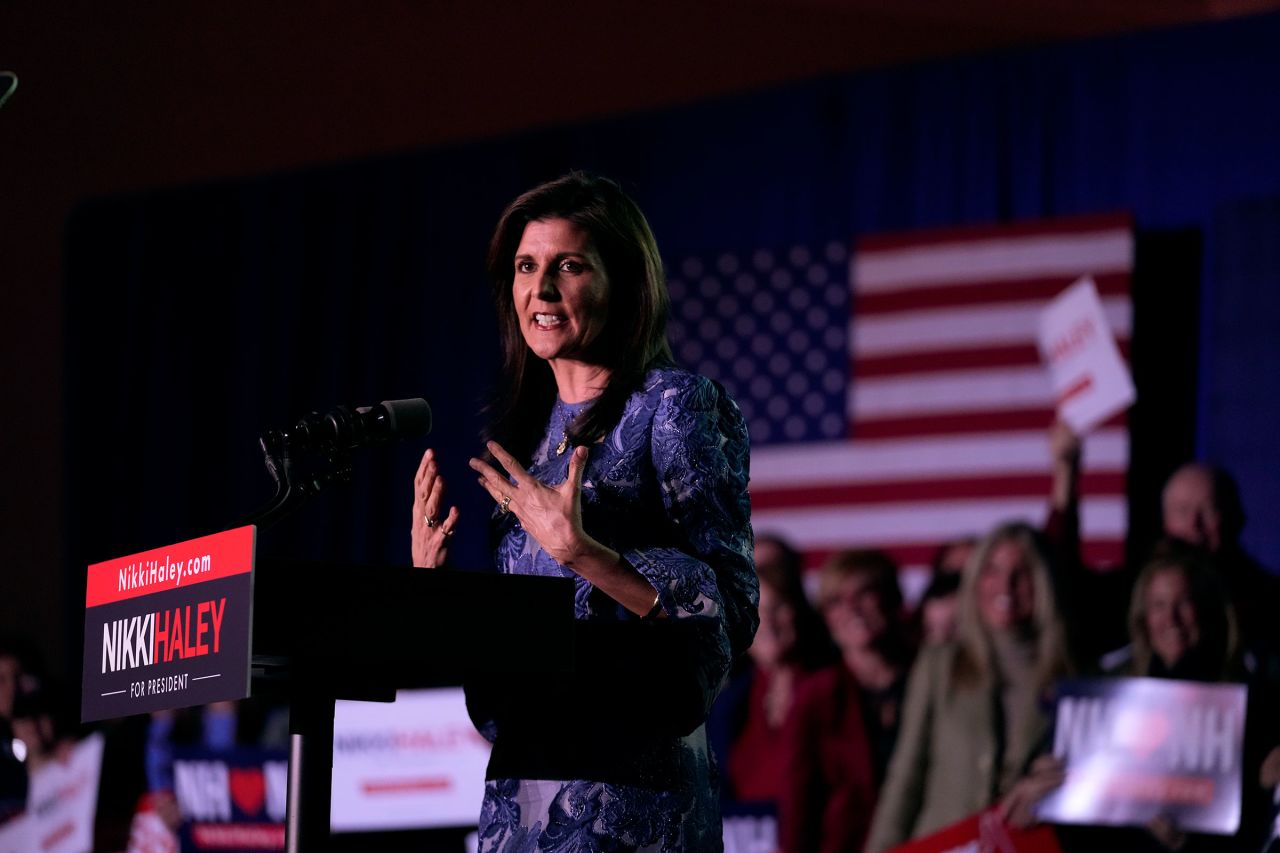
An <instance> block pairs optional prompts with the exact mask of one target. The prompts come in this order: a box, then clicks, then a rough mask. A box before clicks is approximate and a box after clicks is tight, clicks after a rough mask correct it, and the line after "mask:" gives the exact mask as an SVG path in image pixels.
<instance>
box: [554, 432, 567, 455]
mask: <svg viewBox="0 0 1280 853" xmlns="http://www.w3.org/2000/svg"><path fill="white" fill-rule="evenodd" d="M568 446H569V436H567V435H566V436H564V437H563V438H561V439H560V443H559V444H557V445H556V456H561V455H563V454H564V451H565V448H567V447H568Z"/></svg>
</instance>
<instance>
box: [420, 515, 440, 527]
mask: <svg viewBox="0 0 1280 853" xmlns="http://www.w3.org/2000/svg"><path fill="white" fill-rule="evenodd" d="M423 520H425V521H426V522H427V529H428V530H430V529H432V528H433V527H435V526H436V525H437V524H439V523H440V522H438V521H436V517H435V516H434V515H428V516H424V519H423Z"/></svg>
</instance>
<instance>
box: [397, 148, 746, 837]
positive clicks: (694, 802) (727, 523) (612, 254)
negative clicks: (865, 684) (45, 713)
mask: <svg viewBox="0 0 1280 853" xmlns="http://www.w3.org/2000/svg"><path fill="white" fill-rule="evenodd" d="M488 268H489V273H490V276H491V278H492V280H493V282H494V299H495V302H496V305H497V316H498V322H499V326H500V329H501V335H502V345H503V355H504V365H503V366H504V370H503V376H504V382H505V386H504V388H503V389H502V392H501V393H500V394H499V396H498V397H497V399H496V401H495V403H494V404H493V405H492V407H491V409H490V415H491V423H490V426H489V430H488V437H489V439H490V440H489V441H488V442H487V443H486V447H487V449H488V452H489V454H490V456H489V457H488V458H487V460H481V459H472V460H471V467H472V468H473V469H474V470H475V471H476V473H477V475H478V476H479V483H480V485H481V486H482V487H483V488H484V489H485V490H486V491H487V492H488V493H489V495H490V496H491V497H492V498H493V500H494V503H495V504H496V507H495V510H494V515H493V519H492V534H493V539H492V541H493V542H494V547H495V562H496V564H497V567H498V569H499V570H500V571H502V572H505V573H509V574H532V575H548V576H559V577H570V578H572V579H573V581H574V585H575V600H574V610H575V614H574V615H575V617H576V618H577V619H579V620H586V621H587V622H589V623H615V624H621V623H627V622H641V621H643V620H650V621H655V620H657V621H661V620H674V621H672V622H670V623H665V622H664V624H665V625H668V627H669V628H670V629H673V630H674V629H677V628H678V629H679V636H680V637H681V638H683V639H682V640H681V642H682V644H683V645H680V646H679V648H681V649H684V650H687V651H688V654H687V655H686V654H680V655H671V654H670V650H671V648H673V646H672V645H671V644H666V643H658V642H656V641H655V643H654V645H653V646H652V647H651V650H650V653H649V655H648V657H649V660H647V661H645V663H646V665H645V666H642V667H639V668H637V669H634V670H632V669H630V668H628V666H626V665H623V664H622V663H621V662H619V664H618V672H617V673H612V674H609V673H602V675H604V676H606V677H603V678H601V679H600V680H599V681H595V682H593V681H592V680H591V679H590V678H587V679H583V680H580V681H575V682H573V683H574V684H577V685H592V684H597V685H598V684H610V685H618V684H619V683H620V682H619V680H618V677H617V676H618V675H619V673H621V674H622V676H623V678H629V677H630V675H629V674H630V673H632V672H635V673H643V679H641V678H632V679H630V681H628V682H626V683H625V684H624V685H623V687H622V688H621V689H619V690H614V689H609V690H600V689H593V688H592V687H590V686H585V687H580V688H578V689H576V690H575V691H572V692H575V693H576V694H577V695H571V696H564V695H548V694H550V693H556V692H557V691H556V690H555V689H554V688H545V689H540V688H542V685H538V684H537V683H534V684H533V685H531V686H523V682H522V686H521V688H520V689H521V690H522V691H524V692H526V693H529V694H532V695H522V696H521V697H519V699H518V701H513V698H512V697H510V696H507V697H506V699H505V701H501V702H496V703H492V704H493V707H484V706H486V705H488V704H490V703H486V702H484V701H481V700H479V699H477V698H476V697H470V698H469V706H470V710H471V712H472V716H473V718H475V719H476V722H477V725H478V726H479V727H480V729H481V731H482V733H484V734H485V735H486V737H489V738H490V739H491V740H492V741H493V752H492V755H491V758H490V763H489V769H488V774H487V781H486V785H485V797H484V803H483V806H482V809H481V815H480V825H479V831H480V849H481V850H524V849H530V850H533V849H558V850H577V849H633V850H645V851H676V850H680V851H684V850H704V849H718V848H719V847H720V844H721V840H720V839H721V827H720V819H719V806H718V795H717V793H716V791H715V790H714V787H713V784H712V781H711V766H710V762H711V759H710V755H709V752H708V748H707V742H706V734H705V731H704V728H703V725H702V722H703V720H704V719H705V715H706V711H707V709H708V708H709V707H710V705H711V702H712V700H713V699H714V698H715V695H716V692H717V691H718V690H719V688H720V685H721V682H722V681H723V678H724V675H725V673H726V672H727V671H728V669H729V665H730V663H731V661H732V660H733V659H734V658H735V657H736V656H738V655H739V654H741V653H742V652H743V651H744V650H745V649H746V648H747V646H748V645H750V643H751V638H752V635H753V634H754V632H755V628H756V624H757V621H758V617H757V611H756V604H757V600H758V586H757V580H756V574H755V570H754V566H753V562H752V538H751V527H750V504H749V502H748V498H747V474H748V442H747V432H746V426H745V424H744V422H743V418H742V415H741V413H740V412H739V411H738V408H737V406H736V405H735V404H734V402H733V401H732V400H731V399H729V397H728V396H727V395H726V394H725V392H724V390H723V389H722V388H721V387H720V386H719V385H717V384H716V383H714V382H712V381H710V380H708V379H705V378H703V377H701V376H697V375H695V374H692V373H689V372H687V371H684V370H681V369H679V368H677V367H675V366H674V364H673V362H672V358H671V351H670V348H669V347H668V345H667V341H666V317H667V307H668V302H667V290H666V282H665V279H664V276H663V272H662V265H661V261H660V258H659V255H658V249H657V245H656V243H655V242H654V238H653V234H652V232H651V231H650V230H649V226H648V223H647V222H646V221H645V219H644V216H643V214H642V213H641V212H640V210H639V208H638V207H637V206H636V205H635V203H634V202H633V201H632V200H631V199H630V198H628V197H627V196H626V195H625V194H624V193H623V192H622V191H621V189H620V188H619V187H618V186H617V185H616V184H614V183H613V182H612V181H608V180H605V179H601V178H596V177H590V176H586V175H582V174H578V173H574V174H570V175H567V176H565V177H563V178H560V179H558V180H555V181H552V182H550V183H547V184H543V185H541V186H539V187H536V188H534V189H532V190H530V191H529V192H527V193H525V194H524V195H522V196H520V197H519V198H518V199H516V200H515V201H514V202H513V203H512V204H511V205H510V206H509V207H508V208H507V210H506V211H505V212H504V213H503V215H502V218H501V219H500V220H499V222H498V226H497V229H496V230H495V232H494V235H493V238H492V241H491V242H490V246H489V257H488ZM498 466H500V467H498ZM414 487H415V488H414V522H413V559H414V563H415V565H419V566H424V567H433V566H438V565H440V564H441V562H442V561H443V560H444V558H445V556H446V553H447V548H448V543H449V537H450V535H451V534H452V533H453V530H454V527H455V525H456V524H457V521H458V515H457V512H456V511H455V510H452V509H451V510H450V511H449V513H448V515H447V516H446V517H445V518H444V519H443V520H440V517H439V514H440V509H441V505H442V495H443V489H444V484H443V482H442V480H441V477H440V473H439V469H438V467H437V463H436V460H435V458H434V456H433V454H432V452H431V451H427V453H426V454H424V456H423V459H422V464H421V465H420V466H419V470H418V474H417V476H416V478H415V482H414ZM638 627H640V628H642V629H644V630H642V631H641V632H640V633H639V634H638V635H632V636H639V637H641V639H642V640H643V638H644V637H647V636H652V637H655V638H657V637H661V636H665V635H664V634H662V633H661V630H660V629H662V627H663V626H662V625H651V626H648V628H647V629H645V628H644V626H643V625H640V626H638ZM649 629H659V630H649ZM668 633H670V632H668ZM523 651H524V650H522V649H519V648H513V649H511V654H512V655H513V656H514V655H520V654H521V653H522V652H523ZM645 655H646V650H645V647H644V646H643V644H642V646H641V648H640V652H639V657H641V658H644V657H645ZM667 658H672V659H667ZM591 659H592V660H596V661H600V660H605V661H606V665H605V666H603V667H600V668H601V669H610V668H611V667H609V666H607V660H608V659H607V658H603V659H602V658H601V657H600V656H599V655H598V654H597V655H595V656H592V657H591ZM597 665H598V664H597ZM639 680H643V681H644V683H633V682H635V681H639ZM556 683H558V682H556ZM690 685H693V689H692V690H691V689H690ZM513 689H515V688H514V687H513ZM559 692H563V691H559ZM605 694H609V695H605ZM620 694H621V695H620ZM691 695H692V696H693V701H692V702H691V701H689V697H690V696H691ZM668 697H669V700H670V701H669V702H668V701H666V699H667V698H668ZM691 706H692V710H690V707H691ZM513 708H518V709H519V710H518V711H513V710H512V709H513ZM667 708H669V709H670V710H669V712H668V711H667V710H664V709H667ZM638 709H644V710H643V711H640V710H638Z"/></svg>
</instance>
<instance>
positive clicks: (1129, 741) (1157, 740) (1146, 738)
mask: <svg viewBox="0 0 1280 853" xmlns="http://www.w3.org/2000/svg"><path fill="white" fill-rule="evenodd" d="M1115 727H1116V741H1117V742H1118V743H1119V745H1120V746H1123V747H1125V748H1127V749H1129V750H1130V751H1131V752H1133V753H1134V754H1136V755H1137V756H1138V757H1139V758H1148V757H1149V756H1150V755H1151V753H1153V752H1155V750H1156V749H1157V748H1158V747H1159V746H1160V745H1161V744H1163V743H1164V741H1165V738H1167V737H1168V736H1169V732H1170V730H1171V729H1172V725H1171V724H1170V722H1169V717H1168V715H1167V714H1164V713H1162V712H1160V711H1151V710H1133V711H1122V712H1120V713H1118V714H1117V715H1116V722H1115Z"/></svg>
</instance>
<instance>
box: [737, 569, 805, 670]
mask: <svg viewBox="0 0 1280 853" xmlns="http://www.w3.org/2000/svg"><path fill="white" fill-rule="evenodd" d="M795 647H796V610H795V608H794V607H792V606H791V605H790V604H789V603H787V600H786V599H785V598H783V597H782V596H781V595H779V594H778V593H777V592H776V591H775V590H774V589H773V587H771V586H769V585H768V584H767V583H762V584H760V627H759V629H757V630H756V637H755V640H753V641H752V643H751V648H750V649H748V654H750V655H751V660H752V661H753V662H754V663H755V665H756V666H758V667H760V668H761V669H773V668H774V667H776V666H778V665H779V664H781V663H782V662H783V661H784V660H786V658H787V657H788V656H789V655H790V654H791V653H792V652H793V651H794V650H795Z"/></svg>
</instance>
